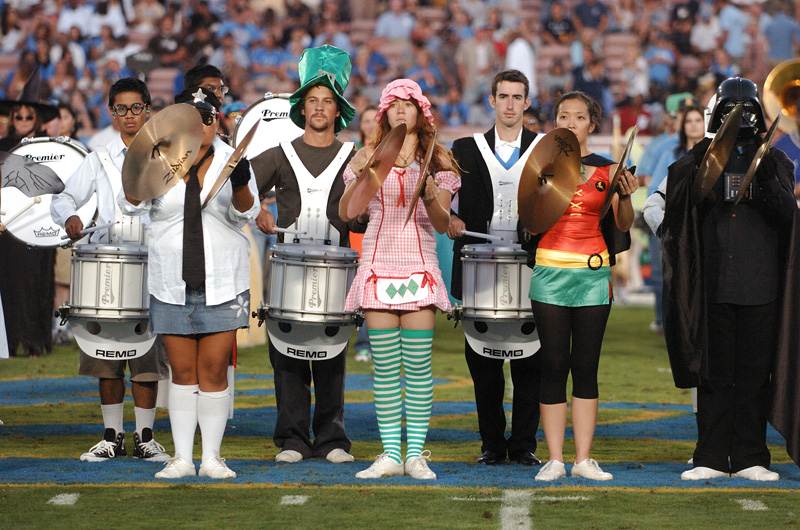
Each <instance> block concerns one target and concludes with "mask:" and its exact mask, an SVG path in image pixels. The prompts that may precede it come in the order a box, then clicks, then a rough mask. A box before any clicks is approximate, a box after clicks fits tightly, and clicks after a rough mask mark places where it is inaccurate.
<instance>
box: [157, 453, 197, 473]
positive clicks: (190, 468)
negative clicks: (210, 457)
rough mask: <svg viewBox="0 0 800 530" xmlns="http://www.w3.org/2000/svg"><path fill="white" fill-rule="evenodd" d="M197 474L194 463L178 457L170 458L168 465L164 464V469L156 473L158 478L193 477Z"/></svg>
mask: <svg viewBox="0 0 800 530" xmlns="http://www.w3.org/2000/svg"><path fill="white" fill-rule="evenodd" d="M196 474H197V470H195V468H194V463H193V462H188V461H186V460H184V459H183V458H181V457H179V456H176V457H174V458H170V459H169V460H168V461H167V463H166V464H164V469H162V470H161V471H159V472H158V473H156V478H181V477H193V476H195V475H196Z"/></svg>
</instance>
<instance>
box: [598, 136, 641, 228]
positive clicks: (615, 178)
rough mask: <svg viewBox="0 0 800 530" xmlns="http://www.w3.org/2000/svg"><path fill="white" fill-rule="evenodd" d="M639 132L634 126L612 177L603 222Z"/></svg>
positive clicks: (601, 217) (603, 212) (605, 202)
mask: <svg viewBox="0 0 800 530" xmlns="http://www.w3.org/2000/svg"><path fill="white" fill-rule="evenodd" d="M638 131H639V127H638V126H636V125H634V126H633V130H632V131H631V135H630V137H629V138H628V144H627V145H626V146H625V150H624V151H623V152H622V157H621V158H620V159H619V163H617V169H616V171H614V176H613V177H611V181H610V182H609V185H608V190H607V191H606V200H605V201H604V202H603V209H602V210H601V211H600V220H601V221H602V219H603V218H604V217H605V216H606V214H607V213H608V209H609V208H611V199H612V197H614V194H615V193H616V192H617V188H619V179H620V178H621V177H622V172H623V171H624V170H625V168H626V167H628V158H629V157H630V156H631V148H632V147H633V142H634V141H635V140H636V133H637V132H638Z"/></svg>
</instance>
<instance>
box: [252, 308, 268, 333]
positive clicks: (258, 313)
mask: <svg viewBox="0 0 800 530" xmlns="http://www.w3.org/2000/svg"><path fill="white" fill-rule="evenodd" d="M268 309H269V306H268V305H267V304H266V303H264V302H261V303H260V304H258V307H257V308H256V310H255V311H253V318H258V327H261V325H262V324H264V320H266V319H267V310H268Z"/></svg>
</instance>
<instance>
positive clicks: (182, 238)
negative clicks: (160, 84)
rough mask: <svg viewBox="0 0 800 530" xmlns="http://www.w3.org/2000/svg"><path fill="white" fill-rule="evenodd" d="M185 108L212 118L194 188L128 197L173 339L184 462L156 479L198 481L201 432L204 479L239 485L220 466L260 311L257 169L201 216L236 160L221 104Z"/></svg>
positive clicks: (195, 96)
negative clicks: (251, 236) (232, 382)
mask: <svg viewBox="0 0 800 530" xmlns="http://www.w3.org/2000/svg"><path fill="white" fill-rule="evenodd" d="M175 102H176V103H188V104H190V105H193V106H194V107H195V108H196V109H197V111H198V112H199V113H200V115H201V116H202V119H203V136H202V141H201V145H200V150H199V151H198V153H197V158H196V159H195V161H194V164H193V165H192V167H191V169H190V170H189V172H188V173H187V174H186V176H185V177H184V179H183V180H182V181H180V182H178V184H177V185H176V186H175V187H173V188H172V189H170V190H169V191H167V192H166V193H165V194H163V195H161V196H160V197H157V198H156V199H153V200H148V201H144V202H139V201H134V200H132V199H131V198H130V197H127V196H125V197H123V196H121V195H120V196H119V197H118V202H119V204H120V207H121V208H122V210H123V212H124V213H127V214H129V215H137V214H139V215H141V214H144V213H149V214H150V219H151V221H150V229H149V237H150V242H149V255H148V288H149V289H150V322H151V325H152V328H153V332H154V333H160V334H162V335H163V337H164V344H165V345H166V347H167V355H168V357H169V362H170V367H171V368H172V384H171V385H170V391H169V418H170V424H171V427H172V437H173V440H174V442H175V456H174V457H173V458H172V459H170V460H169V461H168V462H167V463H166V465H165V466H164V469H163V470H161V471H159V472H158V473H156V475H155V476H156V478H180V477H185V476H190V475H195V474H196V471H195V466H194V463H193V461H192V446H193V443H194V433H195V430H196V429H197V426H198V424H199V426H200V433H201V435H202V448H203V450H202V451H203V452H202V461H201V464H200V471H199V475H200V476H205V477H210V478H218V479H223V478H232V477H235V476H236V473H235V472H234V471H232V470H231V469H230V468H228V466H227V465H226V464H225V459H224V458H221V457H220V447H221V445H222V437H223V435H224V433H225V425H226V423H227V419H228V409H229V406H230V395H229V389H228V377H227V369H228V359H229V357H230V352H231V348H232V347H233V341H234V338H235V336H236V330H237V329H239V328H242V327H246V326H247V324H248V316H249V311H250V291H249V282H250V257H249V251H250V245H249V243H248V241H247V238H246V237H245V235H244V233H243V232H242V230H241V229H242V227H243V226H244V225H245V224H246V223H247V222H248V221H249V220H250V219H252V218H254V217H255V216H256V214H257V213H258V203H257V202H256V201H255V199H254V196H255V195H256V193H257V192H256V187H255V181H254V180H253V179H251V173H250V168H249V164H248V163H247V161H246V160H244V161H242V162H240V163H239V164H238V165H237V166H236V168H235V169H234V171H233V173H232V174H231V176H230V182H229V183H226V184H225V185H224V186H223V187H222V189H221V191H220V192H219V194H217V195H216V197H214V199H212V200H211V202H210V203H209V204H208V206H207V207H206V208H205V209H202V208H201V201H204V200H205V199H206V197H207V196H208V194H209V193H210V190H211V188H212V184H213V182H214V181H215V180H216V178H217V176H219V174H220V173H221V172H222V170H223V168H224V167H225V163H226V162H227V160H228V158H229V157H230V155H231V153H232V152H233V148H231V147H229V146H228V145H227V144H225V143H224V142H223V141H222V140H220V139H218V138H217V117H218V114H219V108H220V103H219V100H218V99H217V97H216V96H215V95H214V94H213V93H212V92H210V91H208V90H206V89H204V88H199V89H198V88H195V89H194V91H192V90H191V89H186V90H184V91H183V92H181V93H180V94H178V95H177V96H175Z"/></svg>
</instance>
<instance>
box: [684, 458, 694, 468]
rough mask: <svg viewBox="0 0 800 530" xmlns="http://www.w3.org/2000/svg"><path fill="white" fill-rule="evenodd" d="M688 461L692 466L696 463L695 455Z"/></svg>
mask: <svg viewBox="0 0 800 530" xmlns="http://www.w3.org/2000/svg"><path fill="white" fill-rule="evenodd" d="M686 463H687V464H689V465H690V466H693V465H694V457H692V458H690V459H689V460H687V461H686Z"/></svg>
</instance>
